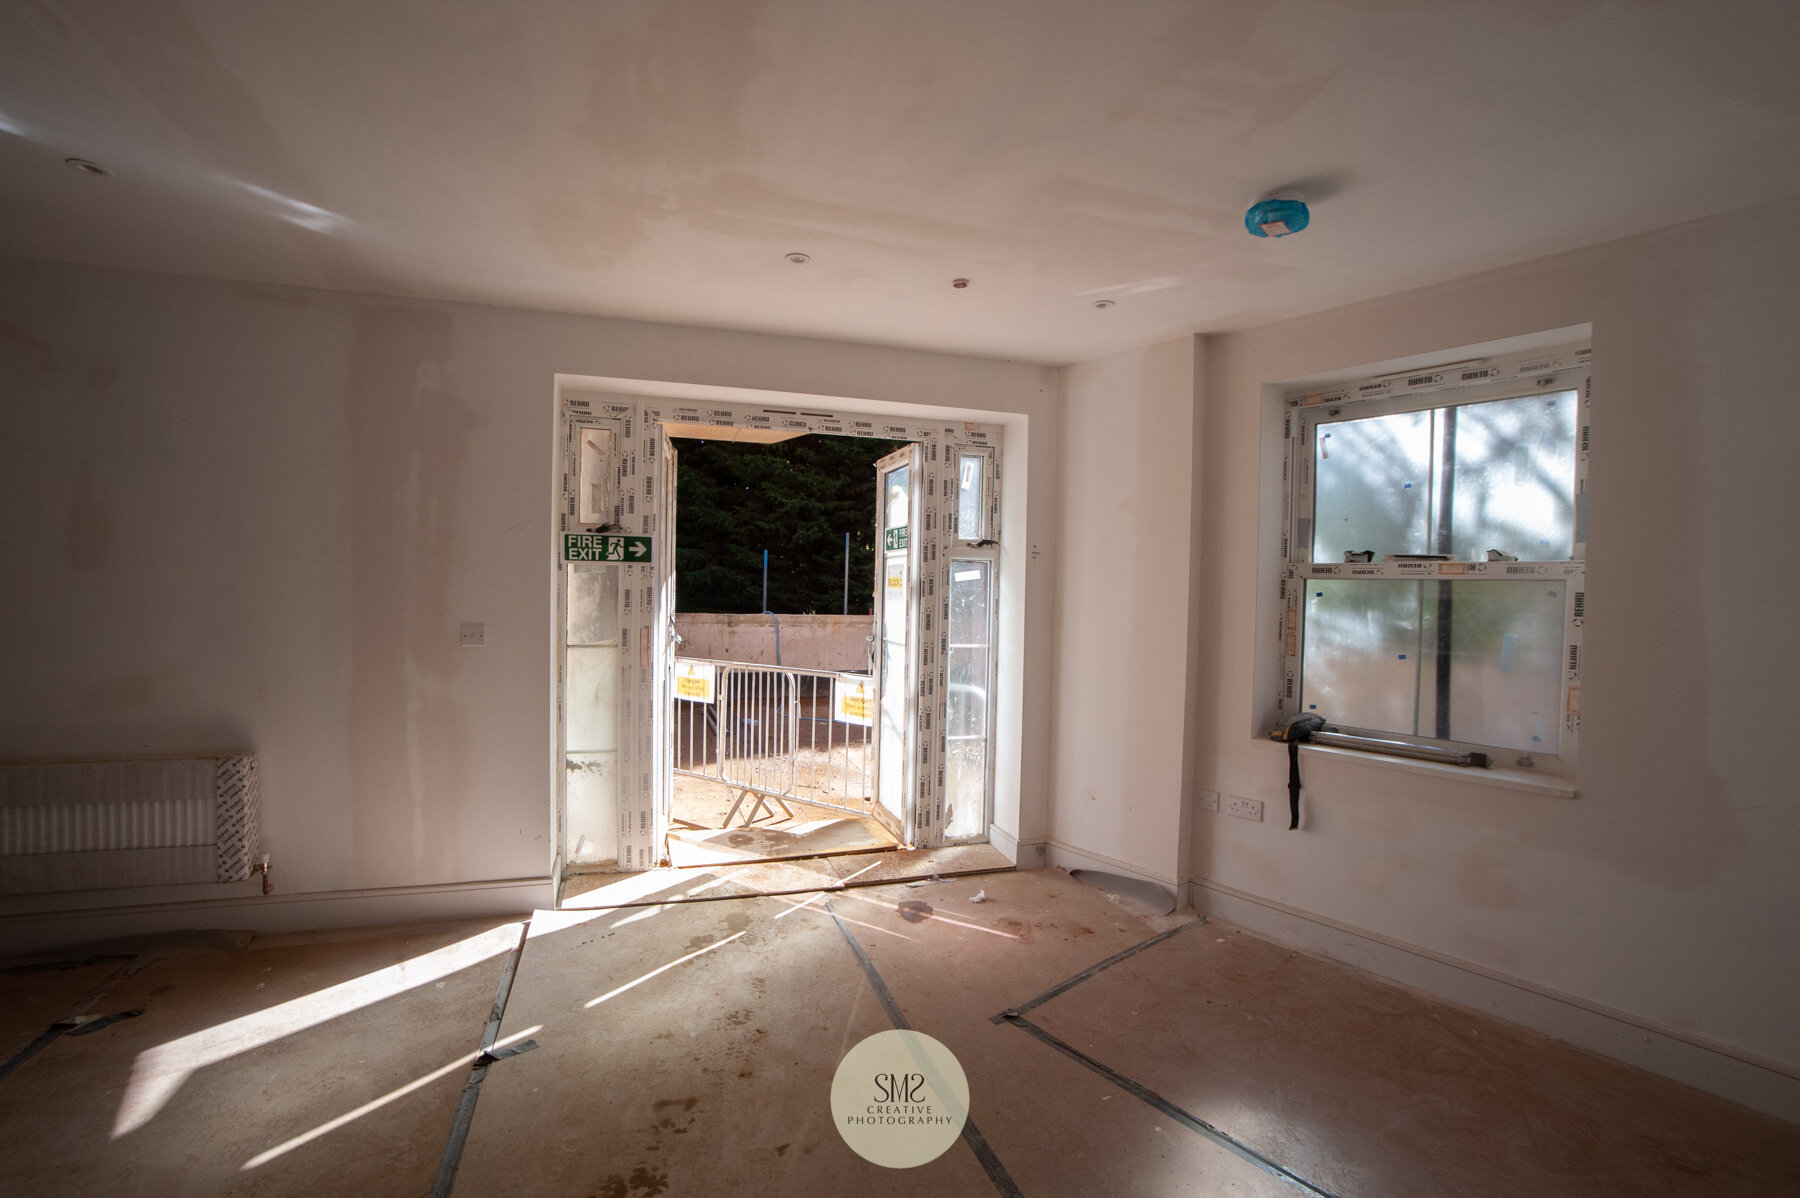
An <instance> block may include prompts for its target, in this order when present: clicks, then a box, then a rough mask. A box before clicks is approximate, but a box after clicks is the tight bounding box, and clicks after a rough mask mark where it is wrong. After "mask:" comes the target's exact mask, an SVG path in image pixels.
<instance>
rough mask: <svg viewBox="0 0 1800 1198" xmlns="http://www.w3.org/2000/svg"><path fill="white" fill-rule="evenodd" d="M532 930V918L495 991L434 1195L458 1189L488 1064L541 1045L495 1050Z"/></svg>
mask: <svg viewBox="0 0 1800 1198" xmlns="http://www.w3.org/2000/svg"><path fill="white" fill-rule="evenodd" d="M530 933H531V921H530V920H529V919H527V920H526V921H525V922H524V923H523V924H522V925H520V927H519V943H518V944H516V945H514V946H513V950H512V952H510V953H508V954H507V957H506V967H505V968H504V969H502V970H501V971H500V986H499V988H498V989H497V990H496V991H495V992H494V1005H493V1007H491V1008H490V1009H489V1011H488V1021H487V1026H486V1027H485V1028H483V1029H482V1032H481V1052H480V1054H478V1055H477V1056H476V1058H475V1064H474V1066H473V1067H472V1068H471V1069H470V1070H469V1080H468V1081H467V1082H466V1083H465V1084H464V1085H463V1091H462V1096H461V1097H460V1098H458V1099H457V1100H456V1117H455V1118H454V1119H452V1120H451V1121H450V1138H449V1139H447V1140H445V1141H444V1155H443V1156H441V1157H439V1158H438V1171H437V1177H436V1178H435V1179H433V1181H432V1183H431V1198H449V1194H450V1191H451V1190H453V1189H455V1188H456V1171H457V1170H458V1169H459V1168H461V1167H462V1154H463V1145H465V1144H467V1143H468V1142H469V1126H470V1124H472V1123H473V1122H474V1121H475V1100H476V1099H478V1098H480V1097H481V1083H482V1082H484V1081H486V1080H487V1071H488V1066H490V1065H492V1064H493V1063H494V1062H495V1061H504V1060H505V1059H506V1058H507V1057H516V1056H518V1055H519V1054H520V1053H522V1052H529V1051H531V1050H532V1049H534V1048H536V1047H537V1041H536V1040H527V1041H525V1042H524V1043H523V1044H515V1045H513V1046H512V1047H511V1048H502V1049H500V1050H499V1051H498V1052H496V1051H494V1041H495V1040H496V1039H497V1038H498V1037H499V1035H500V1021H501V1020H502V1019H504V1018H505V1017H506V1000H507V999H509V998H511V997H512V985H513V978H514V977H516V976H518V972H519V958H521V957H523V956H524V955H525V938H526V936H528V935H529V934H530Z"/></svg>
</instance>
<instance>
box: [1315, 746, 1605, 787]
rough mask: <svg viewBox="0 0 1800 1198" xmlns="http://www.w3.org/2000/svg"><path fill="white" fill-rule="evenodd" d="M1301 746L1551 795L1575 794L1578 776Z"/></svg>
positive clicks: (1415, 771) (1379, 764) (1371, 762)
mask: <svg viewBox="0 0 1800 1198" xmlns="http://www.w3.org/2000/svg"><path fill="white" fill-rule="evenodd" d="M1300 750H1301V755H1302V756H1305V755H1307V754H1313V753H1319V754H1323V755H1325V756H1327V757H1343V758H1346V759H1348V760H1351V761H1358V762H1361V763H1362V764H1364V765H1372V766H1376V767H1378V768H1380V769H1389V770H1403V771H1405V772H1407V773H1413V774H1428V775H1431V776H1434V777H1440V778H1455V779H1456V780H1457V781H1458V782H1468V783H1470V784H1472V785H1475V786H1498V787H1501V788H1503V789H1506V790H1523V791H1528V792H1530V793H1532V794H1541V795H1551V796H1553V797H1555V798H1559V799H1572V798H1574V797H1575V779H1573V778H1563V777H1559V776H1557V775H1555V774H1539V773H1534V772H1533V771H1531V770H1520V769H1507V768H1505V767H1499V766H1490V767H1489V768H1487V769H1481V768H1479V767H1477V766H1465V765H1447V764H1445V763H1444V762H1441V761H1420V760H1418V759H1417V758H1413V757H1395V756H1392V755H1390V754H1387V753H1374V752H1370V751H1368V750H1364V749H1340V748H1338V747H1337V746H1336V745H1309V744H1302V745H1301V746H1300Z"/></svg>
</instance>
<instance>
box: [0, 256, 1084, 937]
mask: <svg viewBox="0 0 1800 1198" xmlns="http://www.w3.org/2000/svg"><path fill="white" fill-rule="evenodd" d="M558 372H562V373H565V374H576V375H592V376H604V377H621V378H636V379H663V380H673V381H676V382H681V383H692V384H695V385H708V386H733V387H748V388H764V389H768V390H772V391H791V392H802V393H808V394H818V395H841V396H854V397H861V398H866V399H870V400H875V401H880V402H886V403H899V404H924V405H931V406H937V407H942V406H964V407H970V408H979V409H984V410H988V411H996V412H1002V413H1017V414H1024V415H1026V416H1028V417H1029V423H1030V430H1031V431H1030V442H1031V443H1030V444H1029V445H1021V446H1020V450H1021V453H1020V455H1019V459H1020V462H1021V464H1023V463H1024V462H1025V461H1027V460H1029V461H1032V462H1035V463H1037V464H1038V469H1037V470H1036V471H1035V472H1034V477H1032V478H1031V480H1030V482H1031V490H1032V496H1033V497H1032V499H1031V501H1030V504H1029V521H1028V523H1029V526H1030V528H1031V530H1032V532H1034V533H1037V532H1039V531H1041V530H1050V529H1053V528H1054V523H1055V511H1054V494H1055V489H1056V488H1055V479H1054V464H1055V460H1056V456H1055V445H1056V442H1055V440H1054V423H1055V420H1054V415H1055V409H1056V402H1057V378H1056V372H1055V371H1053V370H1050V369H1046V368H1041V367H1034V366H1026V365H1019V364H1012V363H1003V362H994V361H986V360H981V359H973V358H958V357H952V356H947V355H931V354H922V353H916V352H909V351H902V350H891V349H883V348H876V347H869V346H856V345H848V344H841V343H832V342H822V341H807V340H800V339H793V338H780V337H768V336H758V335H753V334H745V333H732V332H722V331H717V330H703V329H691V328H679V327H673V326H662V325H651V324H641V323H632V322H627V321H616V320H601V319H591V318H582V317H572V316H559V315H552V314H545V313H533V312H523V311H512V310H506V309H497V308H488V307H480V306H474V305H457V304H442V303H424V302H414V301H407V300H399V299H389V298H382V297H374V296H357V295H350V294H342V293H332V292H320V291H308V290H300V289H292V288H273V287H264V286H251V285H237V284H230V283H219V282H211V281H201V280H191V279H179V278H173V277H169V276H159V275H148V274H136V273H127V272H117V271H105V270H95V269H88V268H80V267H70V266H60V265H53V264H45V263H35V262H24V261H6V262H4V263H0V429H3V430H4V432H3V434H0V510H4V512H5V519H4V520H3V521H0V558H3V560H4V561H5V563H6V567H5V568H6V585H5V587H4V589H3V590H0V675H3V676H4V677H5V678H6V680H7V683H8V685H7V686H6V687H5V688H4V690H3V691H0V756H6V757H55V756H92V755H129V754H164V753H182V752H194V751H210V750H216V749H220V748H248V749H252V750H255V751H256V752H257V753H258V754H259V755H260V757H261V763H262V771H263V772H262V777H263V794H264V829H265V844H266V846H267V847H268V848H269V850H270V851H271V852H272V854H273V856H274V862H275V880H276V883H277V886H278V888H279V889H280V890H281V891H282V892H283V893H284V894H293V893H295V892H343V891H348V890H361V889H371V888H386V887H418V886H425V885H433V884H441V883H461V882H472V881H479V880H490V879H507V878H542V877H544V876H547V874H548V872H549V866H550V842H549V836H550V808H549V803H550V795H551V793H552V789H551V783H552V779H551V775H550V746H551V743H552V740H551V727H550V721H551V718H552V717H551V706H550V702H551V695H552V685H551V674H550V670H551V651H550V646H551V612H552V610H553V599H552V590H551V587H552V580H553V563H552V562H551V560H550V558H549V551H550V546H551V544H552V542H551V538H550V523H551V500H552V494H553V488H554V477H553V474H552V452H553V440H554V438H553V431H552V412H553V405H552V395H553V386H554V382H553V376H554V375H555V374H556V373H558ZM1032 450H1035V451H1036V452H1035V454H1034V453H1032V452H1030V451H1032ZM1040 496H1041V498H1039V497H1040ZM1035 590H1036V591H1039V592H1042V594H1043V598H1042V600H1041V601H1039V600H1036V599H1033V600H1032V601H1031V602H1030V603H1028V605H1027V609H1026V625H1027V627H1026V629H1025V630H1024V633H1023V635H1024V637H1025V638H1026V640H1027V642H1030V641H1032V640H1033V639H1035V640H1037V641H1038V642H1039V643H1041V642H1042V640H1043V638H1045V637H1046V636H1047V629H1048V624H1049V620H1050V615H1051V611H1050V588H1049V587H1048V586H1042V587H1037V588H1035ZM463 621H483V622H485V623H486V625H487V645H486V647H484V648H481V649H461V648H459V647H458V645H457V626H458V624H459V623H461V622H463ZM1046 656H1047V655H1045V654H1043V653H1042V652H1041V651H1040V652H1039V653H1038V654H1037V656H1036V660H1035V661H1026V662H1023V663H1022V664H1021V668H1022V670H1023V683H1024V684H1023V687H1022V693H1023V694H1024V695H1025V696H1027V699H1026V701H1027V704H1028V706H1027V708H1026V710H1025V712H1024V713H1023V715H1024V722H1025V730H1024V749H1023V753H1022V757H1023V767H1022V768H1023V774H1024V778H1023V786H1022V788H1021V789H1022V794H1023V800H1022V802H1023V805H1024V808H1025V810H1024V811H1022V812H1020V811H1014V812H1013V813H1012V817H1013V818H1014V820H1015V821H1017V820H1019V819H1030V820H1036V821H1038V822H1040V823H1041V822H1042V820H1043V818H1044V817H1043V815H1042V812H1041V810H1038V809H1035V808H1034V806H1033V805H1034V804H1041V801H1042V799H1041V796H1042V795H1043V793H1044V785H1043V783H1044V763H1045V762H1046V761H1047V758H1048V749H1047V745H1048V732H1049V704H1048V702H1047V700H1037V699H1034V698H1033V696H1047V695H1048V693H1049V689H1050V687H1049V666H1048V662H1047V660H1045V658H1046ZM1012 827H1013V829H1014V830H1016V829H1017V827H1018V823H1017V822H1015V823H1014V824H1013V825H1012ZM202 889H203V892H204V891H205V889H206V888H202ZM108 897H123V896H105V895H98V896H80V897H79V898H75V899H67V900H56V901H47V902H39V903H38V904H36V905H38V906H71V905H85V904H91V903H93V902H96V901H101V900H103V899H105V898H108ZM164 897H169V898H176V897H179V898H192V897H194V895H193V894H192V893H191V892H184V893H183V894H181V895H169V896H164ZM18 909H19V905H18V904H14V905H12V906H9V907H7V908H5V910H9V911H17V910H18ZM251 909H252V910H253V908H251ZM234 918H235V917H234ZM242 918H247V919H248V918H254V917H253V916H244V917H242Z"/></svg>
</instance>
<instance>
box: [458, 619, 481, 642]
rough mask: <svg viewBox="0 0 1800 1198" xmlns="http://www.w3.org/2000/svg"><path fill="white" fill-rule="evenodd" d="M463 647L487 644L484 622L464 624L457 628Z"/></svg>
mask: <svg viewBox="0 0 1800 1198" xmlns="http://www.w3.org/2000/svg"><path fill="white" fill-rule="evenodd" d="M459 634H460V636H461V639H462V644H463V645H464V647H473V646H475V645H485V644H487V625H486V624H464V625H463V626H462V628H461V629H460V630H459Z"/></svg>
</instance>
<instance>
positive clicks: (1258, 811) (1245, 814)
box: [1225, 795, 1262, 821]
mask: <svg viewBox="0 0 1800 1198" xmlns="http://www.w3.org/2000/svg"><path fill="white" fill-rule="evenodd" d="M1225 810H1226V812H1227V813H1229V814H1231V815H1235V816H1237V817H1238V818H1239V819H1253V820H1258V821H1260V820H1261V819H1262V800H1261V799H1245V798H1240V797H1238V796H1237V795H1232V796H1231V799H1230V801H1228V802H1227V803H1226V804H1225Z"/></svg>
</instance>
